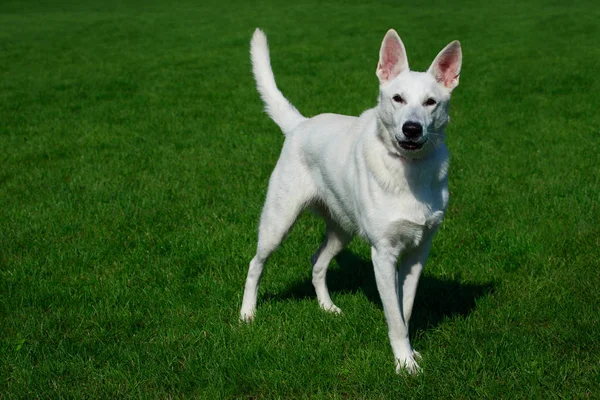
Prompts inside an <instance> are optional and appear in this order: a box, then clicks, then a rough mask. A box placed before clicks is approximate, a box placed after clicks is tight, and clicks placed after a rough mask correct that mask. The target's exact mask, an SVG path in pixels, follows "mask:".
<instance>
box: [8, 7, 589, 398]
mask: <svg viewBox="0 0 600 400" xmlns="http://www.w3.org/2000/svg"><path fill="white" fill-rule="evenodd" d="M209 3H210V2H202V1H187V0H181V1H179V0H177V1H174V2H160V1H143V2H142V1H133V0H127V1H125V2H117V1H110V2H100V1H96V2H92V1H88V2H85V1H80V2H75V1H72V2H65V3H59V2H47V1H10V0H8V1H2V2H0V398H7V399H9V398H123V397H145V398H183V397H186V398H189V397H198V398H208V399H218V398H309V397H310V398H340V399H341V398H344V399H354V398H361V399H371V398H376V399H377V398H378V399H392V398H403V399H404V398H415V399H416V398H418V399H430V398H444V399H449V398H472V399H498V398H505V399H517V398H522V399H533V398H540V399H541V398H543V399H550V398H600V323H599V321H600V290H599V286H600V266H599V259H600V228H599V226H600V225H599V223H600V206H599V201H600V113H599V112H598V105H599V104H600V97H599V95H598V93H600V74H598V65H599V63H600V46H599V45H598V43H599V42H600V24H598V21H599V20H600V7H598V4H597V3H596V2H593V1H588V2H584V1H571V2H558V1H547V2H543V1H535V0H531V1H530V0H527V1H509V2H508V3H504V4H503V5H498V6H490V5H486V4H485V2H478V1H470V2H445V1H437V0H434V1H428V2H415V3H416V4H411V2H391V1H384V2H374V1H352V2H344V3H342V2H323V1H314V0H313V1H300V2H293V3H284V2H277V1H269V2H261V3H260V4H258V5H257V4H252V3H253V2H243V1H239V2H234V1H223V2H214V3H213V4H209ZM257 26H260V27H262V28H263V29H264V30H265V31H266V33H267V35H268V36H269V40H270V44H271V51H272V54H271V55H272V62H273V68H274V70H275V75H276V77H277V79H278V83H279V86H280V88H281V89H282V91H283V92H284V94H285V95H286V96H287V97H288V98H289V99H290V100H291V101H292V103H294V104H295V105H296V106H297V107H298V108H299V110H300V111H301V112H302V113H303V114H304V115H307V116H311V115H315V114H318V113H320V112H326V111H327V112H337V113H343V114H351V115H356V114H359V113H360V112H361V111H363V110H365V109H367V108H370V107H372V106H373V105H374V104H375V101H376V96H377V85H378V82H377V78H376V77H375V67H376V63H377V58H378V51H379V45H380V43H381V39H382V38H383V35H384V34H385V32H386V31H387V29H388V28H391V27H394V28H396V29H397V31H398V32H399V33H400V35H401V36H402V38H403V41H404V43H405V45H406V47H407V51H408V57H409V62H410V63H411V67H412V68H413V69H415V70H424V69H426V68H427V67H428V66H429V64H430V62H431V61H432V59H433V57H434V56H435V55H436V54H437V52H438V51H439V50H440V49H441V48H442V47H443V46H445V45H446V44H447V43H448V42H449V41H451V40H453V39H459V40H460V41H461V43H462V46H463V52H464V61H463V70H462V75H461V85H460V87H459V88H458V89H457V90H456V91H455V93H454V96H453V103H452V110H451V114H452V122H451V124H450V125H449V128H448V131H447V134H448V146H449V148H450V151H451V153H452V165H451V172H450V189H451V200H450V206H449V209H448V213H447V215H446V219H445V221H444V223H443V226H442V228H441V229H440V231H439V233H438V236H437V237H436V240H435V241H434V246H433V250H432V255H431V257H430V260H429V264H428V266H427V268H426V271H425V274H424V277H423V280H422V282H421V285H420V287H419V293H418V295H417V302H416V307H415V314H414V316H413V321H412V324H411V330H412V343H413V345H414V346H415V348H416V349H418V350H419V351H420V352H421V354H422V355H423V361H422V363H421V366H422V367H423V370H424V372H423V373H422V374H421V375H419V376H416V377H407V376H404V375H396V374H395V372H394V364H393V360H392V353H391V348H390V345H389V342H388V338H387V328H386V324H385V319H384V316H383V311H382V308H381V304H380V302H379V298H378V294H377V290H376V287H375V283H374V278H373V272H372V265H371V262H370V251H369V248H368V246H367V245H366V244H365V243H363V242H361V241H359V240H355V241H354V242H352V244H351V245H350V246H349V248H348V249H347V250H346V251H344V252H343V253H342V254H341V255H340V256H339V257H338V258H337V259H336V261H335V262H334V263H333V265H332V267H331V269H330V273H329V275H328V282H329V286H330V289H331V291H332V297H333V299H334V301H335V302H336V304H337V305H339V306H340V307H341V308H342V309H343V310H344V314H343V315H341V316H332V315H329V314H326V313H324V312H322V311H321V310H320V309H319V307H318V305H317V302H316V299H315V297H314V293H313V289H312V286H311V284H310V263H309V257H310V255H311V254H312V253H313V252H314V251H315V250H316V248H317V247H318V245H319V243H320V241H321V238H322V234H323V225H322V223H321V222H320V221H319V220H317V219H316V218H314V217H313V216H311V215H309V214H307V215H304V216H302V217H301V219H300V220H299V221H298V223H297V225H296V227H295V228H294V230H293V231H292V232H291V234H290V236H289V238H288V240H287V241H286V242H285V243H284V244H283V246H282V247H281V249H280V250H279V251H278V252H277V253H276V254H275V255H274V256H273V257H272V259H271V260H270V262H269V264H268V265H267V268H266V272H265V275H264V278H263V281H262V282H263V284H262V286H261V291H260V296H259V309H258V313H257V318H256V321H255V323H253V324H251V325H249V326H247V325H244V324H240V323H239V322H238V312H239V307H240V305H241V295H242V288H243V284H244V280H245V275H246V271H247V265H248V262H249V261H250V259H251V258H252V256H253V254H254V250H255V244H256V228H257V223H258V218H259V215H260V210H261V206H262V202H263V200H264V196H265V191H266V187H267V181H268V178H269V174H270V172H271V170H272V168H273V166H274V164H275V162H276V160H277V157H278V154H279V150H280V148H281V145H282V143H283V136H282V135H281V133H280V131H279V130H278V128H277V127H276V125H275V124H274V123H273V122H271V121H270V120H269V119H268V118H267V116H266V115H265V114H264V113H263V112H262V103H261V101H260V99H259V97H258V95H257V93H256V90H255V87H254V82H253V79H252V76H251V74H250V63H249V58H248V43H249V39H250V36H251V34H252V31H253V30H254V28H255V27H257Z"/></svg>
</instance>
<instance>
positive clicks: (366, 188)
mask: <svg viewBox="0 0 600 400" xmlns="http://www.w3.org/2000/svg"><path fill="white" fill-rule="evenodd" d="M251 54H252V64H253V71H254V76H255V78H256V82H257V87H258V90H259V92H260V94H261V97H262V98H263V100H264V102H265V104H266V110H267V112H268V113H269V115H270V116H271V118H272V119H273V120H274V121H275V122H276V123H277V124H278V125H279V126H280V127H281V129H282V130H283V132H284V134H285V135H286V139H285V142H284V145H283V149H282V151H281V156H280V158H279V160H278V162H277V165H276V166H275V169H274V171H273V173H272V175H271V178H270V181H269V189H268V192H267V198H266V201H265V205H264V208H263V212H262V216H261V220H260V227H259V232H258V246H257V252H256V255H255V257H254V258H253V259H252V261H251V262H250V267H249V271H248V278H247V280H246V285H245V291H244V298H243V302H242V309H241V318H242V319H243V320H244V321H247V322H249V321H251V320H252V319H253V318H254V314H255V310H256V299H257V292H258V284H259V280H260V276H261V274H262V271H263V266H264V263H265V262H266V261H267V259H268V257H269V256H270V255H271V254H272V253H273V251H275V249H276V248H277V247H278V246H279V244H280V243H281V241H282V240H283V238H284V237H285V236H286V234H287V232H288V231H289V229H290V228H291V226H292V225H293V224H294V221H295V220H296V218H297V216H298V215H299V214H300V212H302V210H304V209H305V208H307V207H312V208H314V209H316V210H317V211H319V213H320V214H321V215H322V216H323V218H324V219H325V221H326V224H327V232H326V238H325V241H324V242H323V244H322V245H321V247H320V248H319V250H318V251H317V252H316V253H315V255H314V256H313V257H312V259H311V261H312V264H313V285H314V287H315V290H316V294H317V298H318V301H319V304H320V306H321V307H322V308H323V309H325V310H327V311H332V312H335V313H340V312H341V310H340V309H339V308H338V307H337V306H336V305H335V304H334V303H333V302H332V300H331V298H330V296H329V291H328V289H327V284H326V281H325V275H326V272H327V267H328V265H329V263H330V261H331V260H332V259H333V257H334V256H335V255H336V254H337V253H339V252H340V251H341V250H342V249H343V248H344V246H345V245H346V244H348V242H349V241H350V240H351V239H352V236H354V235H360V236H361V237H363V238H364V239H365V240H367V241H368V242H369V243H370V245H371V256H372V261H373V266H374V269H375V278H376V282H377V288H378V290H379V293H380V296H381V301H382V303H383V309H384V312H385V316H386V319H387V323H388V328H389V337H390V342H391V345H392V350H393V353H394V359H395V361H396V370H397V371H400V370H401V369H402V368H404V369H406V370H407V371H408V372H411V373H415V372H417V371H419V370H420V368H419V366H418V365H417V362H416V359H418V358H419V357H420V356H419V354H418V353H417V352H415V351H414V350H413V349H412V347H411V345H410V342H409V335H408V322H409V319H410V315H411V313H412V307H413V301H414V297H415V293H416V289H417V284H418V281H419V277H420V275H421V271H422V270H423V267H424V266H425V262H426V260H427V255H428V253H429V247H430V245H431V240H432V238H433V236H434V234H435V232H436V230H437V228H438V226H439V225H440V223H441V221H442V218H443V215H444V211H445V209H446V206H447V204H448V178H447V176H448V151H447V148H446V146H445V144H444V128H445V126H446V124H447V123H448V120H449V117H448V102H449V100H450V93H451V91H452V89H453V88H454V87H455V86H456V85H457V84H458V75H459V73H460V66H461V61H462V59H461V49H460V44H459V43H458V42H456V41H455V42H452V43H450V44H449V45H448V46H447V47H446V48H445V49H444V50H442V51H441V52H440V54H439V55H438V56H437V57H436V59H435V61H434V63H433V64H432V66H431V67H430V68H429V70H428V72H413V71H410V70H409V68H408V61H407V58H406V52H405V50H404V45H403V44H402V41H401V40H400V37H399V36H398V34H397V33H396V32H395V31H394V30H390V31H388V33H387V34H386V36H385V38H384V41H383V43H382V46H381V51H380V60H379V63H378V66H377V71H376V74H377V76H378V77H379V81H380V95H379V101H378V104H377V106H376V107H375V108H373V109H370V110H367V111H365V112H364V113H363V114H361V115H360V116H359V117H350V116H344V115H337V114H321V115H317V116H315V117H313V118H308V119H307V118H304V117H303V116H302V115H301V114H300V113H299V112H298V111H297V110H296V108H294V107H293V106H292V105H291V104H290V103H289V102H288V101H287V100H286V99H285V98H284V97H283V95H282V94H281V92H280V91H279V89H277V86H276V84H275V79H274V77H273V72H272V70H271V66H270V60H269V50H268V47H267V40H266V37H265V35H264V33H263V32H262V31H261V30H259V29H257V30H256V31H255V32H254V36H253V37H252V41H251ZM397 95H399V96H401V100H402V101H398V100H399V99H400V97H397ZM395 96H396V97H395ZM394 98H396V100H394ZM428 99H433V100H434V101H435V104H433V105H432V104H427V101H428ZM408 121H411V122H414V123H418V124H420V125H421V126H422V127H423V136H422V137H421V138H420V139H419V140H418V141H419V143H420V144H421V145H422V147H421V148H420V149H416V150H415V149H410V148H409V149H407V148H405V147H403V145H401V143H403V142H404V141H406V140H407V137H406V136H405V134H404V133H403V129H402V126H403V125H404V123H405V122H408ZM399 257H401V258H400V262H399V263H398V264H399V265H397V261H398V258H399Z"/></svg>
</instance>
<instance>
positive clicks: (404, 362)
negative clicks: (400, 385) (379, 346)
mask: <svg viewBox="0 0 600 400" xmlns="http://www.w3.org/2000/svg"><path fill="white" fill-rule="evenodd" d="M415 353H416V354H418V356H417V357H418V358H420V357H421V355H420V354H419V353H418V352H416V351H414V350H413V354H411V355H410V356H408V357H405V358H404V359H397V360H396V373H397V374H399V373H402V372H406V373H408V374H410V375H416V374H418V373H420V372H422V371H423V370H422V369H421V367H419V364H417V362H416V361H415V356H414V354H415Z"/></svg>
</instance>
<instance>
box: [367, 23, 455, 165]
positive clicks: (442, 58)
mask: <svg viewBox="0 0 600 400" xmlns="http://www.w3.org/2000/svg"><path fill="white" fill-rule="evenodd" d="M461 63H462V51H461V48H460V43H459V42H458V41H456V40H455V41H454V42H451V43H450V44H449V45H448V46H446V47H445V48H444V49H443V50H442V51H441V52H440V53H439V54H438V55H437V57H436V58H435V60H433V63H432V64H431V66H430V67H429V69H428V70H427V72H413V71H411V70H410V69H409V68H408V59H407V58H406V50H405V49H404V44H403V43H402V40H400V36H398V34H397V33H396V31H395V30H393V29H390V30H389V31H388V33H387V34H386V35H385V38H384V39H383V43H382V44H381V50H380V52H379V64H377V77H378V78H379V83H380V93H379V105H378V107H377V112H378V115H379V118H380V120H381V123H382V124H383V127H384V129H383V130H382V132H381V134H382V139H383V141H384V143H385V144H386V147H387V148H388V150H390V151H391V152H393V153H395V154H397V155H399V156H402V157H404V158H409V159H417V158H422V157H424V156H426V155H427V154H429V153H430V152H431V151H432V150H434V149H435V148H437V147H438V146H439V145H440V144H441V143H442V142H443V140H444V127H445V126H446V124H447V123H448V121H449V117H448V103H449V101H450V94H451V93H452V90H453V89H454V88H455V87H456V86H458V78H459V75H460V67H461Z"/></svg>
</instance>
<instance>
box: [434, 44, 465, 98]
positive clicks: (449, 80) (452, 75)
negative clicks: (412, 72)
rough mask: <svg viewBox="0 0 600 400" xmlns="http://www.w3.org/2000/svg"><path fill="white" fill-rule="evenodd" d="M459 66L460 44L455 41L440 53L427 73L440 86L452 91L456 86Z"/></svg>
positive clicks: (460, 59) (460, 56) (460, 61)
mask: <svg viewBox="0 0 600 400" xmlns="http://www.w3.org/2000/svg"><path fill="white" fill-rule="evenodd" d="M461 65H462V50H461V48H460V42H459V41H458V40H455V41H453V42H451V43H450V44H449V45H448V46H446V47H444V49H443V50H442V51H440V53H439V54H438V55H437V57H436V58H435V60H433V63H432V64H431V67H429V69H428V70H427V72H429V73H430V74H432V75H433V76H434V77H435V79H436V80H437V81H438V82H439V83H440V84H441V85H443V86H445V87H446V88H447V89H448V90H450V91H452V89H454V88H455V87H457V86H458V78H459V77H460V67H461Z"/></svg>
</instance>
